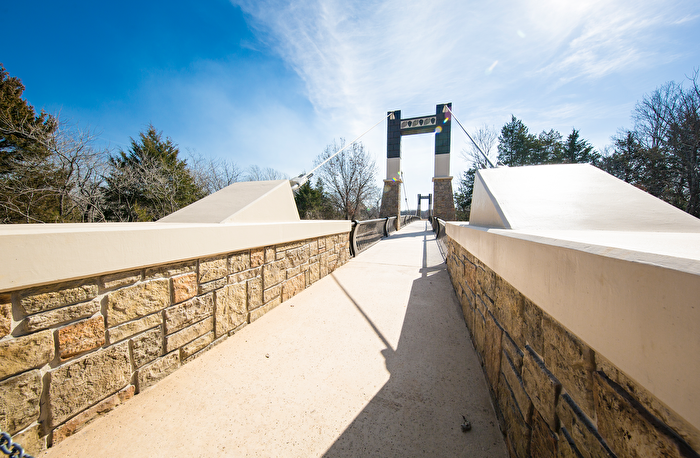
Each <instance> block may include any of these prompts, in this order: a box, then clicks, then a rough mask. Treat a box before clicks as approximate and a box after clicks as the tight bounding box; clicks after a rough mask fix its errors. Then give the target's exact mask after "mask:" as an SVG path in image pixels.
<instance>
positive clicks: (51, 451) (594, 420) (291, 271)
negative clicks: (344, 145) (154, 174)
mask: <svg viewBox="0 0 700 458" xmlns="http://www.w3.org/2000/svg"><path fill="white" fill-rule="evenodd" d="M610 196H615V199H611V197H610ZM290 203H291V205H293V201H292V200H291V191H290V188H289V184H287V183H286V182H271V183H257V184H243V185H239V186H237V187H235V188H227V189H226V190H224V191H223V192H220V193H217V194H214V195H212V196H210V197H208V198H205V199H204V200H203V201H200V202H199V203H197V204H194V205H193V206H192V207H189V208H186V209H183V210H182V211H180V212H176V213H175V214H173V215H171V216H169V217H167V218H166V219H164V220H162V221H160V222H156V223H135V224H98V225H43V226H25V225H19V226H9V227H3V228H1V229H0V250H1V252H2V253H3V260H4V262H3V263H2V265H1V266H0V299H1V300H0V311H1V312H2V313H1V314H0V360H1V361H2V365H0V393H1V394H2V396H1V397H0V427H1V428H2V431H4V432H7V433H9V434H10V435H11V440H12V441H13V442H15V443H18V444H21V445H23V446H24V447H25V448H26V449H27V450H28V451H29V452H31V453H33V454H35V455H38V454H39V453H41V454H42V455H41V456H49V457H53V456H57V457H58V456H61V457H67V456H110V457H113V456H131V455H134V454H140V453H144V454H148V455H150V456H329V457H332V456H470V457H472V456H484V457H487V456H488V457H492V456H511V457H527V456H534V457H541V456H553V457H555V456H563V457H580V456H583V457H591V456H618V457H623V456H679V457H681V456H682V457H689V456H690V457H694V456H698V455H697V451H698V450H700V434H699V433H698V427H699V426H700V416H699V415H700V414H699V412H700V397H699V396H698V393H700V382H698V380H700V373H699V369H698V367H699V366H698V364H697V354H699V353H700V338H699V337H698V333H697V325H698V323H700V306H698V303H697V298H698V297H700V248H699V247H700V221H698V220H697V219H695V218H692V217H690V216H689V215H687V214H685V213H683V212H680V211H679V210H676V209H674V208H673V207H670V206H669V205H666V204H664V203H663V202H661V201H658V200H656V199H654V198H652V197H650V196H649V195H647V194H645V193H643V192H641V191H639V190H636V189H634V188H632V187H631V186H629V185H626V184H624V183H622V182H619V181H618V180H615V179H614V178H612V177H610V176H608V175H606V174H604V173H603V172H600V171H598V170H596V169H594V168H592V167H589V166H579V165H571V166H538V167H523V168H498V169H490V170H486V171H480V172H479V174H478V175H477V179H476V182H475V189H474V203H473V207H472V213H471V223H470V224H466V223H458V222H448V223H445V222H444V221H436V222H434V223H435V224H434V225H433V226H434V228H435V231H433V227H431V225H430V224H429V223H428V222H426V221H415V222H412V223H410V224H407V225H405V226H404V227H403V228H401V230H398V231H391V230H390V228H388V227H387V224H386V223H385V224H383V228H384V229H383V230H385V231H386V232H387V233H388V236H385V237H383V238H382V239H381V240H380V241H379V242H378V243H376V244H374V245H372V246H371V247H370V248H367V249H365V250H364V251H362V252H360V250H361V249H362V248H366V246H367V245H369V244H370V243H369V242H371V241H372V240H371V239H372V237H371V236H368V235H366V234H365V235H364V236H362V237H364V238H362V237H360V238H361V241H360V243H359V244H358V243H357V237H358V236H361V235H362V234H360V233H359V232H358V229H357V226H356V228H355V230H354V231H353V227H352V224H351V223H350V222H347V221H298V216H296V215H295V214H294V212H293V211H291V210H290V209H291V208H292V207H290ZM295 216H296V219H295ZM395 223H396V224H397V225H398V226H400V225H401V221H400V220H397V221H395ZM376 225H377V224H376V223H375V226H376ZM351 231H352V237H351ZM351 252H352V253H354V254H355V256H354V257H351ZM8 437H9V436H8ZM3 444H4V443H3ZM3 446H4V445H3ZM8 446H9V445H8ZM47 447H49V448H47ZM42 450H45V451H43V452H42Z"/></svg>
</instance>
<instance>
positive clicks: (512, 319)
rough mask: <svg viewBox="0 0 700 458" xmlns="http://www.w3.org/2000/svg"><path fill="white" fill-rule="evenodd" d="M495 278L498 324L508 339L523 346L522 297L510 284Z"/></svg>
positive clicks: (497, 277)
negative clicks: (508, 336) (505, 332)
mask: <svg viewBox="0 0 700 458" xmlns="http://www.w3.org/2000/svg"><path fill="white" fill-rule="evenodd" d="M495 278H496V288H495V291H496V298H495V301H494V303H495V304H496V310H497V314H496V317H497V318H498V321H499V323H501V326H502V327H503V329H505V330H506V331H507V332H508V334H509V335H510V337H511V338H512V339H513V340H514V341H515V342H516V343H517V344H518V345H519V346H524V345H525V342H524V340H523V329H522V326H523V295H522V294H521V293H520V291H518V290H516V289H515V288H513V287H512V286H511V285H510V283H508V282H507V281H505V280H503V279H502V278H501V277H499V276H497V275H496V276H495Z"/></svg>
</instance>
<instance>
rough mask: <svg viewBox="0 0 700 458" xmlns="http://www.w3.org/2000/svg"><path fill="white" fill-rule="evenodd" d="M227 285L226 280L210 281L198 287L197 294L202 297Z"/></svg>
mask: <svg viewBox="0 0 700 458" xmlns="http://www.w3.org/2000/svg"><path fill="white" fill-rule="evenodd" d="M227 284H228V277H227V278H219V279H218V280H214V281H210V282H209V283H203V284H200V285H199V294H200V296H201V295H204V294H208V293H211V292H212V291H216V290H217V289H221V288H223V287H224V286H226V285H227Z"/></svg>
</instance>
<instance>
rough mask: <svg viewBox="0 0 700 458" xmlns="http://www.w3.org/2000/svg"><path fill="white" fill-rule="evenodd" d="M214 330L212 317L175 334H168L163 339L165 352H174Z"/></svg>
mask: <svg viewBox="0 0 700 458" xmlns="http://www.w3.org/2000/svg"><path fill="white" fill-rule="evenodd" d="M213 330H214V317H211V316H210V317H209V318H206V319H204V320H202V321H200V322H198V323H195V324H193V325H192V326H189V327H186V328H185V329H182V330H181V331H178V332H176V333H175V334H170V335H169V336H166V337H165V351H166V352H168V353H169V352H171V351H173V350H176V349H178V348H180V347H182V346H183V345H185V344H186V343H189V342H192V341H193V340H194V339H196V338H197V337H199V336H202V335H204V334H206V333H207V332H209V331H213Z"/></svg>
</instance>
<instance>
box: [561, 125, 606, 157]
mask: <svg viewBox="0 0 700 458" xmlns="http://www.w3.org/2000/svg"><path fill="white" fill-rule="evenodd" d="M561 154H562V155H561V158H560V160H559V161H557V162H563V163H569V164H579V163H595V162H596V161H597V160H598V159H599V155H598V154H597V153H596V152H595V151H594V150H593V146H592V145H591V144H590V143H588V141H586V140H584V139H582V138H581V137H580V135H579V132H578V130H576V129H571V133H570V134H569V136H568V137H567V138H566V142H564V144H563V148H562V150H561Z"/></svg>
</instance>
